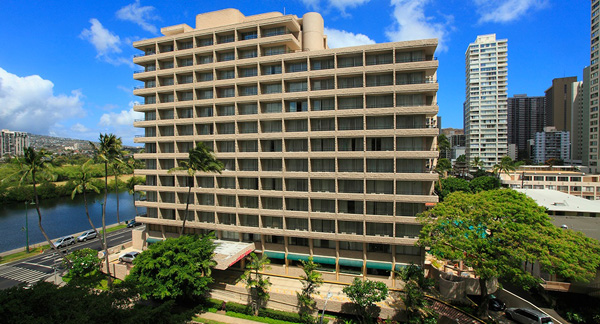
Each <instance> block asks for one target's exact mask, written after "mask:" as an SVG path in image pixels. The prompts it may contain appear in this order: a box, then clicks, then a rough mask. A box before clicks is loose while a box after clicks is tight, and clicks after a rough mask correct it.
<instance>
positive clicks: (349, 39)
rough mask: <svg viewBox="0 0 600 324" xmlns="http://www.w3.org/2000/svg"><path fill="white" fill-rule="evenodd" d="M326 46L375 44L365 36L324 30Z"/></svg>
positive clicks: (328, 29)
mask: <svg viewBox="0 0 600 324" xmlns="http://www.w3.org/2000/svg"><path fill="white" fill-rule="evenodd" d="M325 35H327V44H328V45H329V47H330V48H338V47H348V46H359V45H368V44H375V41H374V40H372V39H370V38H369V37H368V36H367V35H363V34H354V33H351V32H347V31H345V30H338V29H332V28H325Z"/></svg>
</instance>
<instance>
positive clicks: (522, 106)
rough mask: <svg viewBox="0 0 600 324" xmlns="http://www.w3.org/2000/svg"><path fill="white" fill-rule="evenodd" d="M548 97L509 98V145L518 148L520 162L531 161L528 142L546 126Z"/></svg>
mask: <svg viewBox="0 0 600 324" xmlns="http://www.w3.org/2000/svg"><path fill="white" fill-rule="evenodd" d="M545 109H546V97H528V96H527V95H526V94H519V95H514V96H513V97H512V98H508V143H509V145H510V144H514V145H515V147H516V151H517V152H516V156H517V159H519V160H527V159H530V158H531V156H530V151H531V150H530V147H529V144H528V141H529V140H531V139H533V138H534V137H535V133H537V132H542V131H543V130H544V125H545V121H544V118H545Z"/></svg>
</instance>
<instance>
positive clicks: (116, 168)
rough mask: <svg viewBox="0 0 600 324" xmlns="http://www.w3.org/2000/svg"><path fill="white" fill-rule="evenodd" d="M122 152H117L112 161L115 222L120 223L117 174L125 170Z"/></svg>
mask: <svg viewBox="0 0 600 324" xmlns="http://www.w3.org/2000/svg"><path fill="white" fill-rule="evenodd" d="M122 159H123V152H119V153H118V155H116V156H115V160H114V162H113V163H112V171H113V174H114V175H115V196H116V199H117V223H119V224H121V219H120V217H119V175H121V174H125V172H127V169H128V167H127V165H126V164H125V163H123V160H122Z"/></svg>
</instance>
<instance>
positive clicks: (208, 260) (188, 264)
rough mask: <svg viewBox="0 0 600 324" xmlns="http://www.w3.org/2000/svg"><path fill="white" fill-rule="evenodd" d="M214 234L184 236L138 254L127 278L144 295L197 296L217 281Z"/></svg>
mask: <svg viewBox="0 0 600 324" xmlns="http://www.w3.org/2000/svg"><path fill="white" fill-rule="evenodd" d="M213 239H214V235H212V234H211V235H205V236H202V237H200V236H198V235H184V236H180V237H178V238H169V239H167V240H165V241H162V242H157V243H155V244H152V245H150V246H149V247H148V250H146V251H144V252H142V253H141V254H140V255H138V256H137V257H136V258H135V259H134V261H133V264H134V267H133V269H132V270H131V273H130V274H129V276H128V277H127V281H131V282H134V283H135V284H136V285H137V286H138V288H139V289H140V290H141V291H140V293H141V296H142V298H149V297H152V298H156V299H176V298H181V299H188V300H191V299H195V298H197V297H201V296H203V295H204V293H206V292H207V291H208V289H209V288H208V285H209V284H211V283H212V282H213V278H212V277H211V269H212V268H213V267H214V266H215V265H216V262H215V261H214V260H213V256H214V251H215V244H214V242H213Z"/></svg>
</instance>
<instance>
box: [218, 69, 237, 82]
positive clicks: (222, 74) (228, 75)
mask: <svg viewBox="0 0 600 324" xmlns="http://www.w3.org/2000/svg"><path fill="white" fill-rule="evenodd" d="M217 73H218V76H219V80H227V79H234V78H235V71H234V70H225V71H218V72H217Z"/></svg>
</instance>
